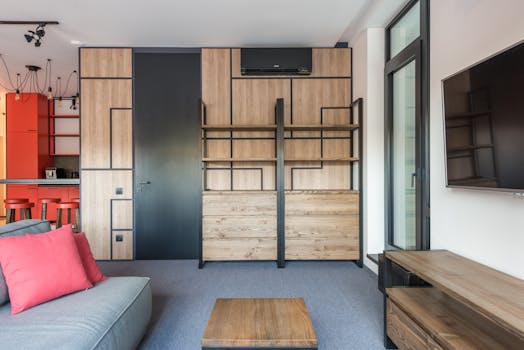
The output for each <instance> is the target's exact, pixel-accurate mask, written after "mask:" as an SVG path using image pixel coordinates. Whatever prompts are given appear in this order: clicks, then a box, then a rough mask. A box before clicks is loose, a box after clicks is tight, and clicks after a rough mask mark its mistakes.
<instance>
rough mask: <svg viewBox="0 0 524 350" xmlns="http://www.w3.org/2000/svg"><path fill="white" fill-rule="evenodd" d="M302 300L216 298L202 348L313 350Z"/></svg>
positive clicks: (315, 343)
mask: <svg viewBox="0 0 524 350" xmlns="http://www.w3.org/2000/svg"><path fill="white" fill-rule="evenodd" d="M317 346H318V341H317V336H316V334H315V330H314V329H313V323H312V322H311V318H310V317H309V313H308V311H307V308H306V304H305V302H304V299H302V298H293V299H280V298H279V299H275V298H270V299H217V301H216V303H215V306H214V307H213V311H212V312H211V316H210V317H209V322H208V324H207V326H206V330H205V332H204V335H203V337H202V347H210V348H215V347H216V348H220V349H224V348H228V349H236V348H241V349H246V348H249V349H255V348H257V349H258V348H262V349H274V348H279V349H281V348H285V349H306V348H307V349H313V348H314V349H316V348H317Z"/></svg>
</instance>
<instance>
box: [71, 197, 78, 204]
mask: <svg viewBox="0 0 524 350" xmlns="http://www.w3.org/2000/svg"><path fill="white" fill-rule="evenodd" d="M71 202H73V203H80V198H71Z"/></svg>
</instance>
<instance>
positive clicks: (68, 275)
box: [0, 225, 93, 315]
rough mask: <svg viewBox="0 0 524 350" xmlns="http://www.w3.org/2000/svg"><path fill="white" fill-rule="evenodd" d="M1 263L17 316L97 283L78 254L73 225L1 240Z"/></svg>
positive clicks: (12, 310) (14, 312)
mask: <svg viewBox="0 0 524 350" xmlns="http://www.w3.org/2000/svg"><path fill="white" fill-rule="evenodd" d="M0 263H1V265H2V270H3V272H4V276H5V280H6V282H7V286H8V288H9V299H10V300H11V312H12V314H13V315H15V314H17V313H19V312H22V311H24V310H26V309H28V308H30V307H33V306H35V305H38V304H41V303H43V302H46V301H49V300H52V299H55V298H57V297H60V296H62V295H65V294H69V293H73V292H76V291H79V290H82V289H87V288H91V287H92V286H93V285H92V284H91V282H90V281H89V279H88V278H87V275H86V273H85V269H84V266H83V264H82V260H81V259H80V255H79V254H78V249H77V247H76V243H75V239H74V237H73V231H72V228H71V225H66V226H63V227H61V228H59V229H57V230H54V231H51V232H47V233H43V234H39V235H34V234H27V235H24V236H12V237H5V238H2V239H0Z"/></svg>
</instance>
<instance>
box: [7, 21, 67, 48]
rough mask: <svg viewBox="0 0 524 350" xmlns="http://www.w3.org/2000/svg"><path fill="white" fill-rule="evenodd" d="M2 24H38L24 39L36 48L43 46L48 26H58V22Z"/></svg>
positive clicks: (11, 22)
mask: <svg viewBox="0 0 524 350" xmlns="http://www.w3.org/2000/svg"><path fill="white" fill-rule="evenodd" d="M0 24H15V25H21V24H36V29H35V30H28V31H27V33H28V34H24V38H25V40H26V41H27V42H28V43H33V42H34V45H35V47H40V46H42V38H43V37H44V36H45V29H44V28H45V26H46V25H48V24H58V22H57V21H0Z"/></svg>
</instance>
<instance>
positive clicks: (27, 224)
mask: <svg viewBox="0 0 524 350" xmlns="http://www.w3.org/2000/svg"><path fill="white" fill-rule="evenodd" d="M48 231H51V226H50V225H49V221H43V220H21V221H16V222H13V223H10V224H7V225H3V226H0V238H3V237H10V236H22V235H25V234H27V233H42V232H48ZM8 301H9V293H8V291H7V284H6V283H5V277H4V273H3V272H2V269H1V268H0V305H3V304H5V303H7V302H8Z"/></svg>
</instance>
